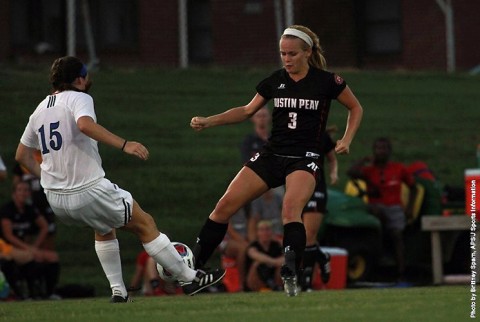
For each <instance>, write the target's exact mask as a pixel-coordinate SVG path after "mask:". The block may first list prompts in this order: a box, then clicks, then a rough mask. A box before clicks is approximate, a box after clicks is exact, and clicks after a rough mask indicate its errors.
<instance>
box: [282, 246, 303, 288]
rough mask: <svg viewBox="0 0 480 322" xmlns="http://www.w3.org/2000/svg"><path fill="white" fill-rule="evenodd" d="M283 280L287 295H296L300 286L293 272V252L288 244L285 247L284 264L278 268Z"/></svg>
mask: <svg viewBox="0 0 480 322" xmlns="http://www.w3.org/2000/svg"><path fill="white" fill-rule="evenodd" d="M280 275H281V276H282V280H283V289H284V290H285V293H287V295H288V296H297V295H298V293H299V292H300V288H299V287H298V283H297V274H296V272H295V252H294V251H293V250H291V249H290V247H289V246H287V247H286V248H285V264H284V265H283V266H282V268H281V270H280Z"/></svg>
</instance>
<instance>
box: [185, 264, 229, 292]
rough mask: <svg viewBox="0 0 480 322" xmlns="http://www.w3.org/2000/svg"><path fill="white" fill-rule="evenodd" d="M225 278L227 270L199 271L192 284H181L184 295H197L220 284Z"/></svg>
mask: <svg viewBox="0 0 480 322" xmlns="http://www.w3.org/2000/svg"><path fill="white" fill-rule="evenodd" d="M224 276H225V270H223V269H216V270H214V271H211V272H204V271H202V270H197V275H196V276H195V279H194V280H193V281H191V282H179V283H180V286H182V289H183V293H185V294H186V295H195V294H197V293H198V292H200V291H201V290H203V289H205V288H207V287H209V286H212V285H214V284H216V283H218V282H219V281H220V280H221V279H222V278H223V277H224Z"/></svg>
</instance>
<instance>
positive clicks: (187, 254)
mask: <svg viewBox="0 0 480 322" xmlns="http://www.w3.org/2000/svg"><path fill="white" fill-rule="evenodd" d="M172 245H173V247H175V249H176V250H177V252H178V253H179V254H180V257H182V260H183V262H184V263H185V264H187V266H188V267H190V268H191V269H194V267H195V258H194V257H193V252H192V250H191V249H190V247H188V246H187V245H185V244H184V243H179V242H172ZM157 271H158V275H160V278H161V279H162V280H164V281H166V282H175V281H176V280H177V277H176V276H174V275H173V274H172V273H170V272H169V271H167V270H166V269H165V268H163V266H162V265H160V264H158V263H157Z"/></svg>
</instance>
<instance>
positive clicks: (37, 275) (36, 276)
mask: <svg viewBox="0 0 480 322" xmlns="http://www.w3.org/2000/svg"><path fill="white" fill-rule="evenodd" d="M20 271H21V273H22V275H23V276H24V278H25V280H26V282H27V288H28V293H29V294H28V295H29V297H30V298H39V297H41V296H42V295H43V294H42V293H43V292H42V279H41V276H42V275H43V272H44V265H43V264H42V263H38V262H35V261H31V262H28V263H27V264H25V265H22V266H21V267H20Z"/></svg>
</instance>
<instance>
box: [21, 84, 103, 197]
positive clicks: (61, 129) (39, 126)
mask: <svg viewBox="0 0 480 322" xmlns="http://www.w3.org/2000/svg"><path fill="white" fill-rule="evenodd" d="M82 116H90V117H91V118H92V119H93V120H94V121H95V122H96V121H97V117H96V115H95V110H94V107H93V99H92V97H91V96H90V95H88V94H85V93H82V92H76V91H64V92H61V93H58V94H54V95H49V96H47V97H46V98H45V99H44V100H43V101H42V102H41V103H40V104H39V105H38V106H37V108H36V109H35V111H34V112H33V114H32V115H31V116H30V119H29V121H28V124H27V127H26V128H25V131H24V133H23V135H22V138H21V139H20V142H21V143H22V144H24V145H26V146H28V147H31V148H36V149H39V150H40V151H41V153H42V158H43V161H42V164H41V169H42V173H41V184H42V186H43V188H44V189H49V190H60V191H62V190H67V191H68V190H71V189H81V188H82V187H83V186H85V185H88V184H90V183H92V182H93V181H96V180H97V179H100V178H102V177H104V176H105V172H104V171H103V168H102V161H101V158H100V155H99V153H98V147H97V141H95V140H93V139H91V138H90V137H88V136H86V135H85V134H83V133H82V132H80V130H79V129H78V126H77V120H78V119H79V118H80V117H82Z"/></svg>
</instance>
